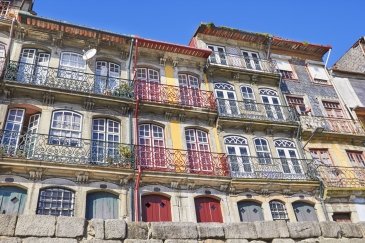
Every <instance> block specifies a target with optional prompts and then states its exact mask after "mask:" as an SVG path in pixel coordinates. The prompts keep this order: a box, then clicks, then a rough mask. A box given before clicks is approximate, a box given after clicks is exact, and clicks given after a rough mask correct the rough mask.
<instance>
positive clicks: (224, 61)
mask: <svg viewBox="0 0 365 243" xmlns="http://www.w3.org/2000/svg"><path fill="white" fill-rule="evenodd" d="M209 63H210V64H213V65H216V64H218V65H223V66H229V67H234V68H239V69H244V70H249V71H255V72H264V73H277V70H276V63H275V62H274V61H272V60H267V59H261V58H252V57H249V56H244V55H238V54H231V53H225V52H212V54H211V55H210V57H209Z"/></svg>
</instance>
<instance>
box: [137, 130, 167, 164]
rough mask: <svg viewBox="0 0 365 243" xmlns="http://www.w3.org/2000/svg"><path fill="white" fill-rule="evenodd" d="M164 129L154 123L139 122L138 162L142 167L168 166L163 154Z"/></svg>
mask: <svg viewBox="0 0 365 243" xmlns="http://www.w3.org/2000/svg"><path fill="white" fill-rule="evenodd" d="M163 132H164V130H163V128H162V127H160V126H157V125H154V124H141V125H139V126H138V133H139V145H140V146H139V151H138V152H139V153H138V156H139V161H138V162H139V163H140V165H141V166H142V167H145V168H151V169H162V168H166V167H167V166H168V161H167V159H168V158H166V156H165V142H164V134H163Z"/></svg>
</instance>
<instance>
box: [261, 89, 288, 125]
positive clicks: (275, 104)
mask: <svg viewBox="0 0 365 243" xmlns="http://www.w3.org/2000/svg"><path fill="white" fill-rule="evenodd" d="M261 98H262V102H263V103H264V106H265V111H266V115H267V117H268V118H270V119H274V120H283V119H284V115H283V111H282V110H281V107H280V101H279V97H276V96H267V95H262V96H261Z"/></svg>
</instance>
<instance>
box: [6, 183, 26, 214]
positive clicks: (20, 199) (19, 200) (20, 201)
mask: <svg viewBox="0 0 365 243" xmlns="http://www.w3.org/2000/svg"><path fill="white" fill-rule="evenodd" d="M26 199H27V191H26V190H23V189H20V188H17V187H0V214H11V215H19V214H22V213H23V211H24V205H25V201H26Z"/></svg>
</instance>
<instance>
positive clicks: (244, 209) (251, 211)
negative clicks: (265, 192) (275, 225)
mask: <svg viewBox="0 0 365 243" xmlns="http://www.w3.org/2000/svg"><path fill="white" fill-rule="evenodd" d="M238 211H239V215H240V219H241V221H242V222H255V221H264V215H263V213H262V208H261V205H260V204H259V203H256V202H239V203H238Z"/></svg>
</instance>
